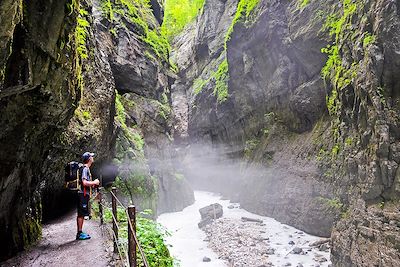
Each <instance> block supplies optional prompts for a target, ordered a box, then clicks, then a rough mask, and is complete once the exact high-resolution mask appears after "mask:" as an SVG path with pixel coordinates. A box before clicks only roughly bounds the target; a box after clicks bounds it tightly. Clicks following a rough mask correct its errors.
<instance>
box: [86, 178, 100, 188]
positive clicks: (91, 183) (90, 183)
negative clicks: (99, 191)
mask: <svg viewBox="0 0 400 267" xmlns="http://www.w3.org/2000/svg"><path fill="white" fill-rule="evenodd" d="M82 183H83V186H89V187H94V186H97V185H99V184H100V181H99V179H96V180H94V181H87V180H84V179H82Z"/></svg>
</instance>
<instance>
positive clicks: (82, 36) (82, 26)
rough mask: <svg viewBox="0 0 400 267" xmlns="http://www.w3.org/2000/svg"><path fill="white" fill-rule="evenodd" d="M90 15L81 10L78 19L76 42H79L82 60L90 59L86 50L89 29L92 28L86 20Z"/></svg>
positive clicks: (79, 52)
mask: <svg viewBox="0 0 400 267" xmlns="http://www.w3.org/2000/svg"><path fill="white" fill-rule="evenodd" d="M88 14H89V13H88V12H87V11H86V10H84V9H82V8H80V9H79V15H78V18H77V26H76V30H75V35H76V42H77V51H78V54H79V56H80V57H81V59H86V58H87V57H88V53H87V48H86V38H87V34H88V28H89V26H90V24H89V22H88V21H87V20H86V18H85V17H86V16H87V15H88Z"/></svg>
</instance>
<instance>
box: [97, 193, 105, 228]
mask: <svg viewBox="0 0 400 267" xmlns="http://www.w3.org/2000/svg"><path fill="white" fill-rule="evenodd" d="M98 194H99V216H100V225H103V224H104V216H103V205H102V204H103V203H102V200H103V188H102V187H100V188H99V193H98Z"/></svg>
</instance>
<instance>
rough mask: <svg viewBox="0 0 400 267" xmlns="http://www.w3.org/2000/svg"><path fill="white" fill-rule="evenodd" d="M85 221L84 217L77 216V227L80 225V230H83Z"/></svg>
mask: <svg viewBox="0 0 400 267" xmlns="http://www.w3.org/2000/svg"><path fill="white" fill-rule="evenodd" d="M83 221H84V218H83V217H77V218H76V224H77V227H78V232H82V227H83Z"/></svg>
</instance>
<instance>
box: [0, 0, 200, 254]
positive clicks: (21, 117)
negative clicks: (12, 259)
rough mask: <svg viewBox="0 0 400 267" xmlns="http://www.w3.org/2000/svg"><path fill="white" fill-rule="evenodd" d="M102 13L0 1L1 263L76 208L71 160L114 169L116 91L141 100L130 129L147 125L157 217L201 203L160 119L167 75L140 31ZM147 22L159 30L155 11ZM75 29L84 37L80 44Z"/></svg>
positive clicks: (88, 6)
mask: <svg viewBox="0 0 400 267" xmlns="http://www.w3.org/2000/svg"><path fill="white" fill-rule="evenodd" d="M156 2H158V1H156ZM155 4H156V3H154V5H155ZM100 6H101V3H100V1H89V0H88V1H84V0H81V1H72V4H71V1H50V0H49V1H8V0H7V1H2V2H1V4H0V16H1V18H7V19H5V20H1V25H0V35H1V37H0V48H1V52H0V113H1V116H0V125H1V133H0V146H1V150H0V206H1V207H2V209H1V211H0V239H1V240H2V242H1V245H0V248H1V249H0V260H2V259H4V258H7V257H9V256H11V255H12V254H14V253H16V252H17V251H20V250H22V249H24V248H26V247H27V246H28V245H29V244H31V243H33V242H34V241H35V240H37V238H38V237H40V234H41V226H40V225H41V222H42V219H43V220H48V219H50V218H52V217H55V216H58V215H59V214H62V213H63V212H65V210H67V209H68V208H70V207H71V206H75V198H74V195H71V194H68V192H65V191H63V180H64V165H65V164H66V163H67V162H69V161H72V160H78V161H79V160H81V154H82V153H83V152H84V151H93V152H95V153H96V158H95V164H94V165H93V168H92V174H93V175H94V178H100V177H101V174H102V171H101V169H102V167H103V166H109V163H110V161H111V160H112V159H113V158H114V156H115V150H116V146H117V145H118V144H117V138H118V137H120V135H119V133H120V132H121V125H120V124H118V123H115V116H116V107H115V98H116V90H118V91H119V92H120V94H130V95H131V97H132V98H137V100H138V103H137V106H135V108H131V109H130V110H129V111H130V112H132V114H130V118H129V119H131V120H135V121H136V122H131V124H130V125H129V126H134V127H136V128H137V127H139V128H140V127H142V128H141V129H140V131H142V132H143V135H144V137H145V143H146V145H145V146H146V159H148V162H149V164H148V166H149V168H150V171H151V170H152V173H149V175H154V177H157V178H158V179H156V181H155V183H156V184H158V183H159V184H160V186H157V185H156V187H155V188H156V189H157V188H158V189H159V191H160V192H159V195H160V197H159V198H158V200H159V201H160V204H159V207H160V210H161V211H169V210H176V209H182V208H184V207H185V206H186V205H189V204H190V203H192V202H193V201H194V197H193V191H192V190H191V188H190V187H189V185H188V184H187V182H186V181H185V179H184V178H183V179H177V178H176V170H175V167H174V166H173V162H172V160H171V159H173V153H174V149H173V148H172V146H171V140H170V138H169V137H170V136H172V133H171V134H170V129H171V122H170V120H169V119H168V118H167V117H165V118H163V116H161V115H160V113H161V112H162V111H163V110H161V108H160V103H161V101H164V102H170V101H171V100H170V99H171V98H170V94H169V93H168V92H169V88H170V80H171V79H172V78H171V77H170V76H171V75H170V74H169V73H170V71H169V69H168V67H165V66H164V65H163V64H161V63H160V62H161V61H162V60H158V59H156V57H155V56H154V55H153V56H150V57H149V54H148V53H147V56H146V53H145V52H148V50H149V45H148V44H146V43H144V42H142V41H140V40H139V38H138V34H140V33H139V32H138V29H137V28H135V27H133V25H131V26H132V27H130V28H124V30H121V31H120V32H118V35H113V34H111V33H110V29H109V28H108V26H109V25H108V23H109V21H107V19H105V16H104V15H103V14H102V10H101V7H100ZM154 11H155V10H154ZM161 11H162V10H161V6H160V10H159V13H160V12H161ZM161 13H162V12H161ZM157 16H158V19H161V18H162V14H158V15H157ZM78 17H79V18H80V19H81V20H80V21H78V20H77V18H78ZM146 19H147V20H148V21H147V22H148V24H149V27H151V28H154V27H159V24H158V22H157V20H156V18H155V17H154V16H153V14H152V13H151V12H150V13H149V14H147V17H146ZM77 27H83V29H81V30H83V32H85V37H82V36H79V38H80V39H79V38H78V35H77V33H76V30H77ZM78 39H79V40H78ZM78 48H79V49H78ZM164 64H165V63H164ZM165 65H166V64H165ZM160 110H161V111H160ZM164 111H165V110H164ZM165 113H167V112H165ZM168 116H170V115H169V114H168ZM138 123H139V124H140V126H138ZM129 145H130V144H129ZM129 145H128V147H125V148H126V150H127V153H128V154H129V153H130V152H131V149H132V147H129ZM160 151H162V153H161V152H160ZM134 156H135V155H133V157H134ZM178 177H179V178H181V177H180V176H179V175H178ZM170 192H171V195H170ZM170 196H172V197H170ZM156 204H157V203H156Z"/></svg>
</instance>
